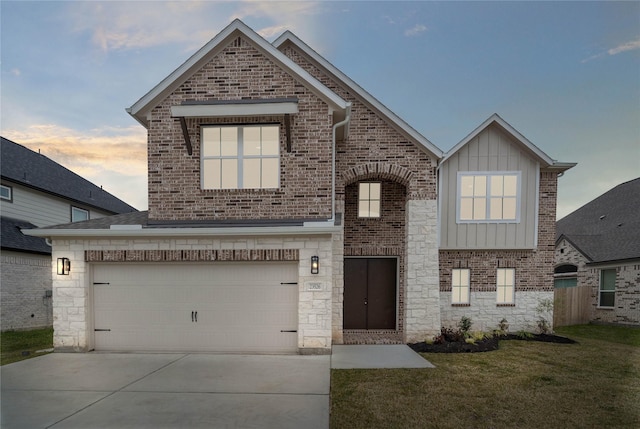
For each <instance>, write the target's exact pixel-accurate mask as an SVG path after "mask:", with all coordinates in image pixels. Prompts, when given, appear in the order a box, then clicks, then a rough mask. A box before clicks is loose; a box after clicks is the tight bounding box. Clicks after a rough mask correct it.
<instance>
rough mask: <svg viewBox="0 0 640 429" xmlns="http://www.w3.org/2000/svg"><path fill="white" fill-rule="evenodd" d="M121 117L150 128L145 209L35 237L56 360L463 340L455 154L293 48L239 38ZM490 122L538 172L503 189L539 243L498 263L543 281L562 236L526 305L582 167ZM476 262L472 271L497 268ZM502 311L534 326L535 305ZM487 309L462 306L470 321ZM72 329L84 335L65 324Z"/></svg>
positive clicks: (225, 34)
mask: <svg viewBox="0 0 640 429" xmlns="http://www.w3.org/2000/svg"><path fill="white" fill-rule="evenodd" d="M128 112H129V113H130V114H131V115H132V116H133V117H134V118H135V119H136V120H138V121H139V122H140V123H141V124H142V125H143V126H145V127H146V128H147V130H148V155H149V158H148V159H149V185H148V192H149V211H148V212H146V213H141V214H136V215H122V216H114V217H111V218H107V219H105V220H97V221H89V222H84V223H82V224H79V225H74V226H68V225H67V226H60V227H50V228H46V229H41V230H39V231H37V232H35V233H34V234H38V235H40V236H46V237H50V238H51V239H52V241H53V248H54V255H53V257H54V258H68V259H69V260H70V261H71V266H72V269H71V273H70V275H69V276H56V279H55V281H54V291H55V292H54V302H55V299H56V298H60V303H59V304H58V307H59V308H60V312H59V315H60V318H59V319H57V320H56V321H55V326H56V335H55V344H56V347H58V348H60V349H73V350H90V349H99V350H163V351H167V350H191V351H194V350H200V351H216V352H267V353H295V352H299V353H327V352H329V351H330V349H331V344H332V343H358V342H368V343H384V342H388V343H402V342H412V341H419V340H424V339H425V338H427V337H429V336H431V335H433V334H435V333H436V332H438V331H439V329H440V326H441V325H442V324H445V323H451V322H453V323H455V321H452V319H451V318H452V317H454V315H452V314H449V313H450V312H448V309H449V307H450V306H451V303H450V302H448V301H447V298H443V296H444V294H446V290H447V288H448V287H449V286H447V284H446V280H444V281H445V284H443V283H442V282H443V280H442V279H443V278H447V277H446V276H447V275H449V276H450V275H451V274H450V273H449V274H447V273H448V272H449V271H448V270H450V264H449V265H446V264H445V266H443V267H441V266H440V259H441V258H444V259H446V260H451V261H453V262H452V263H453V264H455V263H456V261H458V260H460V259H466V258H467V256H468V255H463V256H452V257H451V258H448V256H447V255H444V257H443V253H442V252H441V251H440V250H439V246H438V236H439V234H442V232H441V228H440V229H439V222H438V216H439V215H438V213H439V205H438V200H437V195H438V186H439V185H438V177H439V168H440V166H442V165H444V164H441V163H440V161H441V160H443V159H444V160H445V161H446V160H447V159H449V160H450V159H453V156H454V154H451V155H447V156H446V157H445V154H444V153H443V152H442V151H441V150H440V149H438V148H437V147H436V146H434V145H433V144H432V143H431V142H429V140H427V139H426V138H425V137H423V136H422V135H420V133H418V132H417V131H416V130H415V129H413V128H411V127H410V126H409V125H408V124H407V123H405V122H404V121H403V120H402V119H401V118H399V117H398V116H397V115H395V114H394V113H393V112H391V111H390V110H389V109H388V108H386V107H385V106H383V105H382V104H381V103H380V102H379V101H377V100H376V99H375V98H374V97H372V96H371V95H370V94H369V93H367V92H366V91H365V90H364V89H362V88H361V87H360V86H358V85H357V84H356V83H355V82H353V81H352V80H351V79H350V78H348V77H347V76H346V75H344V74H343V73H342V72H341V71H339V70H338V69H336V68H335V67H334V66H332V65H331V64H330V63H329V62H327V61H326V60H325V59H324V58H322V57H321V56H320V55H319V54H318V53H316V52H315V51H313V49H311V48H310V47H309V46H307V45H306V44H305V43H304V42H302V41H301V40H299V39H298V38H297V37H296V36H295V35H293V34H291V33H290V32H286V33H284V34H283V35H282V36H280V37H279V38H278V39H277V40H276V41H275V42H274V43H273V44H271V43H269V42H267V41H266V40H265V39H263V38H262V37H261V36H259V35H258V34H256V33H255V32H254V31H253V30H251V29H250V28H249V27H247V26H246V25H245V24H243V23H242V22H241V21H238V20H236V21H234V22H233V23H232V24H230V25H229V26H228V27H227V28H225V29H224V30H223V31H222V32H221V33H220V34H218V35H217V36H216V37H215V38H213V39H212V40H211V41H210V42H209V43H208V44H207V45H205V46H204V47H203V48H202V49H200V50H199V51H198V52H196V53H195V54H194V55H193V56H192V57H191V58H189V59H188V60H187V61H186V62H185V63H184V64H183V65H181V66H180V67H179V68H178V69H176V70H175V71H174V72H173V73H172V74H170V75H169V76H168V77H167V78H166V79H165V80H163V81H162V82H160V83H159V84H158V85H157V86H156V87H155V88H153V89H152V90H151V91H150V92H148V93H147V94H146V95H144V96H143V97H142V98H141V99H140V100H139V101H137V102H136V103H135V104H134V105H133V106H131V108H129V109H128ZM490 122H491V123H490V124H489V123H487V125H486V126H487V127H489V128H491V129H493V127H494V126H498V125H499V126H501V127H502V128H501V132H502V133H503V134H504V135H506V137H507V138H506V139H504V140H501V142H502V144H503V145H506V146H513V147H514V148H515V149H514V150H513V151H512V152H514V153H516V152H517V153H522V154H523V155H522V156H521V161H522V162H523V163H524V162H525V161H524V160H525V158H527V157H530V158H531V159H530V160H529V158H527V160H528V161H526V162H528V163H527V164H526V165H527V168H526V171H524V172H522V173H521V172H518V173H513V174H511V173H509V174H511V175H513V176H517V178H516V179H515V180H516V184H515V185H513V184H512V185H510V187H509V189H517V191H516V200H517V201H516V202H515V204H522V207H523V208H522V209H519V211H518V213H519V215H520V216H519V217H518V220H520V219H524V220H525V223H526V225H525V226H523V228H524V229H525V230H526V231H527V233H530V229H531V228H534V230H535V231H536V232H535V233H534V237H533V238H532V237H530V236H527V240H528V241H527V240H523V241H518V242H517V243H516V246H517V247H516V249H518V250H517V252H516V254H512V253H508V252H509V251H510V250H512V248H510V247H508V244H507V242H505V243H504V245H503V246H502V247H501V248H500V249H499V251H501V252H507V253H508V255H507V256H504V258H508V261H509V262H511V261H514V263H515V262H516V260H517V262H518V264H519V265H511V268H515V269H516V270H517V271H518V270H521V269H523V270H533V269H536V270H540V269H541V266H540V265H539V264H540V262H542V261H546V259H545V258H546V256H541V255H546V252H547V250H548V249H546V246H547V239H546V234H550V239H549V240H550V242H551V250H550V252H551V259H550V265H549V266H548V267H542V270H546V271H548V273H547V272H546V271H545V272H544V274H542V275H540V276H539V280H540V281H539V282H534V281H533V279H531V278H530V275H529V273H528V271H527V279H529V280H520V279H519V277H518V280H517V282H518V283H517V284H518V286H517V287H515V293H516V294H520V293H522V294H526V293H527V291H529V290H535V291H538V290H540V291H545V292H546V291H547V290H548V291H552V288H553V285H552V270H553V268H552V265H553V262H552V261H553V235H554V233H553V225H554V224H553V222H548V219H547V218H548V216H553V215H554V212H555V186H556V177H557V172H559V171H563V169H566V168H568V167H570V165H568V164H558V163H555V162H554V161H553V160H551V159H550V158H549V157H548V156H546V155H544V154H543V153H542V152H541V151H540V150H539V149H537V148H535V146H533V145H532V144H531V143H530V142H528V141H526V139H524V138H523V137H522V136H520V135H519V133H517V132H515V130H512V129H511V128H510V127H509V126H508V124H506V123H505V122H504V121H503V120H502V119H500V118H499V117H497V116H496V117H492V118H491V121H490ZM494 123H497V124H498V125H494ZM481 134H482V133H481ZM501 135H502V134H501ZM472 145H473V144H472V142H471V141H469V142H467V141H463V142H461V145H459V146H461V147H462V146H464V147H466V146H472ZM456 152H458V153H462V150H461V149H460V147H456ZM507 158H509V156H507ZM519 162H520V161H518V162H516V163H515V164H512V163H509V164H508V168H509V169H510V170H509V171H512V170H511V169H514V171H515V169H519V168H520V163H519ZM498 167H499V170H498V171H502V172H503V176H504V175H507V176H509V175H508V174H506V173H504V170H505V168H507V167H503V166H502V165H500V166H498ZM478 168H480V167H478ZM490 168H493V167H488V166H487V167H482V171H484V172H486V171H487V170H489V169H490ZM451 171H453V170H451ZM518 171H519V170H518ZM536 174H539V176H536ZM440 177H441V178H442V177H444V178H445V179H446V180H449V179H448V177H449V176H448V175H445V176H443V175H442V174H441V173H440ZM454 177H455V174H454ZM464 180H466V179H464ZM506 180H507V181H509V180H512V179H511V178H510V176H509V177H507V179H506ZM530 180H533V183H532V182H530ZM509 183H511V182H509ZM440 186H443V185H442V183H441V184H440ZM446 186H449V187H450V186H452V185H446ZM514 187H515V188H514ZM454 188H455V185H454ZM454 188H451V189H454ZM446 189H449V188H446ZM520 189H526V191H527V192H526V193H525V192H524V191H520ZM451 192H454V194H455V191H451ZM539 195H540V196H544V197H540V198H539ZM494 197H495V198H494V199H496V198H500V199H501V200H500V203H501V204H502V203H503V202H506V203H505V204H507V203H510V202H511V199H512V195H511V194H510V193H502V194H500V195H499V196H498V195H496V196H494ZM454 200H455V197H454ZM525 200H526V204H525ZM479 201H480V200H479V199H477V201H476V202H475V204H476V205H477V204H480V203H479ZM492 201H493V200H492ZM539 201H543V202H541V203H540V204H539V203H538V202H539ZM465 204H466V202H465ZM494 205H495V203H494ZM551 206H553V207H551ZM442 211H443V210H442V207H441V209H440V212H441V215H440V216H443V215H445V216H450V215H451V213H446V214H442ZM538 215H540V216H539V217H540V219H542V221H540V222H539V221H538V220H537V217H536V216H538ZM533 218H535V219H533ZM505 219H507V220H508V221H509V222H512V223H513V222H515V220H513V219H511V218H510V217H506V218H505ZM475 220H476V221H478V222H476V223H479V221H480V219H479V218H476V219H475ZM494 220H495V219H494ZM547 228H551V230H548V231H547ZM517 229H518V230H519V228H517ZM538 231H539V233H538ZM510 233H511V232H509V234H510ZM538 234H540V235H541V237H540V238H538ZM542 236H544V237H542ZM539 243H542V244H543V247H539V245H538V244H539ZM487 246H489V244H487ZM449 250H456V251H458V249H457V248H455V247H447V251H449ZM465 250H469V249H468V248H467V249H465ZM483 250H484V251H485V253H484V254H482V255H480V256H477V255H475V254H474V255H473V258H485V259H489V260H491V259H492V258H495V255H494V254H493V253H491V251H492V248H491V247H486V248H483ZM473 251H475V250H473ZM500 258H503V256H501V257H500ZM521 260H522V262H521ZM447 264H448V262H447ZM534 265H535V268H534ZM441 271H443V272H444V275H443V273H441ZM517 271H516V276H519V273H518V272H517ZM471 276H473V277H472V278H474V280H473V286H470V287H471V291H472V292H473V291H475V290H476V289H477V290H484V291H487V292H490V289H491V288H493V294H494V296H495V293H496V290H497V286H496V284H495V281H494V284H493V285H480V281H481V280H480V278H478V279H477V280H475V278H476V277H475V275H474V274H473V273H472V274H471ZM490 278H491V276H486V277H485V278H484V281H489V280H490ZM494 279H495V276H494ZM547 280H548V282H547ZM527 282H528V283H527ZM547 283H549V284H547ZM476 284H477V286H476ZM524 284H526V287H522V285H524ZM501 286H504V285H501ZM503 289H504V287H503ZM503 289H501V290H503ZM551 293H552V292H551ZM71 298H72V299H71ZM508 304H509V305H511V306H515V308H517V309H518V310H519V311H520V312H521V313H527V314H529V313H531V312H532V310H531V308H530V305H531V304H530V302H529V300H523V301H522V304H520V301H519V300H517V301H514V300H513V299H512V300H511V302H509V303H508ZM483 305H484V304H483ZM494 306H495V298H494ZM480 308H481V307H477V306H476V304H475V303H473V302H471V303H469V306H468V310H469V311H468V312H467V315H469V316H471V317H472V318H473V317H474V316H475V314H474V313H478V314H479V313H480ZM504 308H507V307H504ZM504 308H503V307H498V310H496V311H495V317H497V319H496V320H495V321H494V323H493V325H494V326H495V325H497V323H498V321H499V320H500V319H501V318H502V316H501V315H502V313H501V310H503V309H504ZM443 309H444V310H443ZM507 309H508V310H509V311H511V313H510V314H515V313H514V312H513V308H511V307H509V308H507ZM69 312H72V313H74V314H75V313H78V312H79V313H81V314H83V315H84V319H83V320H77V319H74V320H73V322H71V320H70V319H69V318H65V314H69ZM455 317H457V315H455ZM456 321H457V320H456ZM491 322H493V320H491V321H490V320H486V321H485V325H489V324H491ZM512 323H513V324H514V325H517V321H516V320H513V322H512Z"/></svg>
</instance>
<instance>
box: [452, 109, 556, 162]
mask: <svg viewBox="0 0 640 429" xmlns="http://www.w3.org/2000/svg"><path fill="white" fill-rule="evenodd" d="M494 122H495V123H497V124H498V125H500V126H501V127H502V128H503V129H504V130H505V131H507V132H508V133H509V134H511V136H512V137H513V138H515V139H516V140H517V141H518V142H519V143H520V144H521V145H523V146H524V147H526V148H527V149H528V150H529V151H530V152H531V153H532V154H533V155H535V156H536V157H537V158H538V160H539V161H541V162H542V163H544V164H546V165H552V164H553V162H554V161H553V159H552V158H551V157H549V155H547V154H546V153H544V152H543V151H542V150H541V149H540V148H538V147H537V146H536V145H534V144H533V143H531V142H530V141H529V140H528V139H527V138H526V137H525V136H523V135H522V134H520V132H519V131H518V130H516V129H515V128H513V127H512V126H511V125H510V124H509V123H508V122H507V121H505V120H504V119H502V118H501V117H500V116H499V115H498V114H497V113H494V114H493V115H491V116H490V117H489V119H487V120H486V121H484V122H483V123H482V124H480V125H479V126H478V127H477V128H476V129H475V130H473V131H472V132H471V133H470V134H469V135H468V136H466V137H465V138H464V139H462V140H461V141H460V142H459V143H458V144H456V145H455V146H454V147H453V148H451V150H450V151H448V152H447V153H446V154H445V156H444V158H443V159H442V161H441V162H445V161H447V160H448V159H449V158H451V157H452V156H453V155H454V154H455V153H456V152H458V151H459V150H460V149H462V148H463V147H464V146H465V145H466V144H467V143H469V142H470V141H471V140H473V139H474V138H476V137H477V136H478V134H480V133H481V132H482V131H484V130H485V129H486V128H487V127H488V126H489V125H491V124H492V123H494Z"/></svg>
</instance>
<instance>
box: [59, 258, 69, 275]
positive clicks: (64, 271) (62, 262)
mask: <svg viewBox="0 0 640 429" xmlns="http://www.w3.org/2000/svg"><path fill="white" fill-rule="evenodd" d="M69 271H71V261H70V260H69V258H58V275H61V276H68V275H69Z"/></svg>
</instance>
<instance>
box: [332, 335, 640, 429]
mask: <svg viewBox="0 0 640 429" xmlns="http://www.w3.org/2000/svg"><path fill="white" fill-rule="evenodd" d="M557 331H558V333H559V334H560V335H565V336H569V337H570V338H573V339H575V340H576V341H578V344H550V343H539V342H528V341H502V342H501V343H500V350H497V351H493V352H487V353H470V354H469V353H467V354H424V355H423V356H424V357H425V358H426V359H427V360H429V361H430V362H432V363H433V364H434V365H436V368H435V369H396V370H384V369H380V370H332V373H331V427H332V428H335V429H338V428H350V429H351V428H368V429H372V428H586V427H589V428H592V427H593V428H599V427H607V428H639V427H640V406H639V404H640V345H639V340H640V337H639V335H640V329H633V328H620V327H610V326H590V325H589V326H578V327H567V328H560V329H558V330H557Z"/></svg>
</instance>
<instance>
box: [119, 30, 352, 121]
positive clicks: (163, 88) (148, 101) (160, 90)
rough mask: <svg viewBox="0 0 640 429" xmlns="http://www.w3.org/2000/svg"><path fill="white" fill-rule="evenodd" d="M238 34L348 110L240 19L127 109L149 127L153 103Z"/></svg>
mask: <svg viewBox="0 0 640 429" xmlns="http://www.w3.org/2000/svg"><path fill="white" fill-rule="evenodd" d="M238 35H243V36H245V37H247V38H249V39H250V40H251V41H252V42H253V43H254V44H255V45H256V46H257V47H258V48H259V49H260V50H262V51H263V52H264V53H266V54H267V55H269V56H270V58H271V60H273V61H274V62H275V63H276V64H278V65H279V66H280V67H282V68H284V69H285V70H287V71H288V72H289V73H290V74H291V75H292V76H294V78H297V79H299V80H301V81H303V82H305V83H306V86H307V87H308V88H309V89H311V91H312V92H314V93H315V94H316V95H317V96H318V97H320V98H321V99H323V100H324V101H325V102H326V103H327V104H328V105H329V107H330V108H331V109H334V110H343V111H344V110H346V108H347V102H346V101H345V100H343V99H342V98H341V97H339V96H338V95H337V94H335V93H334V92H333V91H331V90H330V89H329V88H327V87H326V86H324V85H323V84H322V83H321V82H320V81H318V80H317V79H315V78H314V77H313V76H311V75H310V74H309V73H308V72H307V71H305V70H303V69H302V67H300V66H298V65H297V64H296V63H294V62H293V61H292V60H291V59H289V58H288V57H287V56H286V55H284V54H283V53H282V52H280V51H278V50H277V49H276V48H275V47H274V46H273V45H271V44H270V43H269V42H267V41H266V40H265V39H264V38H262V37H261V36H260V35H259V34H257V33H256V32H255V31H253V30H252V29H251V28H250V27H248V26H247V25H246V24H245V23H243V22H242V21H240V20H239V19H236V20H234V21H233V22H232V23H231V24H229V25H228V26H227V27H226V28H224V29H223V30H222V31H221V32H220V33H218V35H216V36H215V37H214V38H213V39H211V40H210V41H209V42H208V43H207V44H206V45H204V46H203V47H202V48H200V49H199V50H198V51H196V53H194V54H193V55H192V56H191V57H190V58H189V59H188V60H187V61H186V62H184V63H183V64H182V65H181V66H179V67H178V68H177V69H176V70H174V71H173V72H172V73H171V74H170V75H169V76H167V77H166V78H164V79H163V80H162V81H161V82H160V83H159V84H158V85H156V86H155V87H154V88H153V89H151V91H149V92H148V93H147V94H145V95H144V96H143V97H142V98H140V99H139V100H138V101H137V102H135V103H134V104H133V105H132V106H131V107H130V108H128V109H126V111H127V113H129V114H130V115H131V116H133V117H134V118H135V119H136V120H137V121H138V122H140V123H141V124H142V125H143V126H145V127H146V128H148V121H147V117H146V116H147V113H148V112H149V111H150V109H151V108H153V106H155V105H156V104H157V103H158V102H159V101H160V100H161V99H163V98H164V97H166V96H168V95H169V94H170V93H171V92H172V91H173V90H174V89H175V88H177V87H178V86H179V85H181V84H182V83H183V82H184V81H185V80H186V79H187V77H188V76H190V75H191V74H193V72H195V70H197V69H198V68H200V67H202V65H203V64H204V63H206V62H207V61H209V60H210V59H211V58H212V57H213V56H215V55H216V54H217V53H218V51H219V50H221V49H222V48H223V47H224V46H225V44H224V43H223V42H224V41H225V40H227V39H231V38H233V37H236V36H238Z"/></svg>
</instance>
